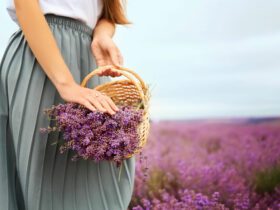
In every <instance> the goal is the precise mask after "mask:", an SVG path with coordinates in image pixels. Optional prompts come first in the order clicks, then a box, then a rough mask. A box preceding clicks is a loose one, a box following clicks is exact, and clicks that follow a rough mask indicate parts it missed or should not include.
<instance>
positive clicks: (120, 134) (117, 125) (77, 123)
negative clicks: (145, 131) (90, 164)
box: [41, 103, 143, 167]
mask: <svg viewBox="0 0 280 210" xmlns="http://www.w3.org/2000/svg"><path fill="white" fill-rule="evenodd" d="M118 108H119V111H118V112H116V114H114V115H110V114H109V113H102V112H100V111H95V112H92V111H90V110H89V109H87V108H85V107H84V106H82V105H79V104H77V103H65V104H58V105H53V106H52V107H51V108H49V109H45V110H44V113H45V114H47V116H48V117H49V118H50V119H53V120H54V121H55V126H53V127H50V126H49V127H48V128H41V131H42V132H51V131H61V132H62V133H63V139H64V142H63V144H62V145H61V146H60V152H61V153H63V152H64V151H66V150H68V149H72V150H74V151H76V154H75V156H73V157H72V160H77V159H78V158H83V159H91V160H94V161H100V160H112V161H114V162H115V163H116V164H117V166H118V167H119V166H120V165H121V163H122V161H123V160H124V159H125V158H126V157H127V155H129V154H131V153H133V152H134V151H135V150H136V149H139V146H138V145H139V136H138V126H139V124H140V123H141V121H142V114H143V110H142V109H135V108H133V107H132V106H119V107H118Z"/></svg>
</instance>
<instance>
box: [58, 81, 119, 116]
mask: <svg viewBox="0 0 280 210" xmlns="http://www.w3.org/2000/svg"><path fill="white" fill-rule="evenodd" d="M58 91H59V94H60V96H61V97H62V99H63V100H65V101H66V102H74V103H79V104H81V105H83V106H85V107H86V108H88V109H89V110H91V111H96V110H97V109H98V110H99V111H100V112H107V113H109V114H111V115H113V114H115V113H116V111H119V109H118V107H117V106H116V105H115V104H114V102H113V101H112V99H111V98H110V97H109V96H106V95H103V94H102V93H101V92H99V91H97V90H94V89H90V88H86V87H82V86H80V85H78V84H77V83H75V82H73V83H71V84H67V85H64V86H62V87H59V88H58Z"/></svg>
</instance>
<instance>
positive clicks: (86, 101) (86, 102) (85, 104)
mask: <svg viewBox="0 0 280 210" xmlns="http://www.w3.org/2000/svg"><path fill="white" fill-rule="evenodd" d="M80 104H82V105H84V106H85V107H86V108H87V109H89V110H91V111H92V112H94V111H96V108H95V107H94V106H92V104H91V103H90V102H89V101H88V100H83V101H82V102H80Z"/></svg>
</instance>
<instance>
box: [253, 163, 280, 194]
mask: <svg viewBox="0 0 280 210" xmlns="http://www.w3.org/2000/svg"><path fill="white" fill-rule="evenodd" d="M254 183H255V191H256V192H257V193H260V194H264V193H273V192H274V190H275V188H276V187H277V186H280V165H279V166H276V167H273V168H268V169H265V170H263V171H259V172H257V173H256V177H255V181H254Z"/></svg>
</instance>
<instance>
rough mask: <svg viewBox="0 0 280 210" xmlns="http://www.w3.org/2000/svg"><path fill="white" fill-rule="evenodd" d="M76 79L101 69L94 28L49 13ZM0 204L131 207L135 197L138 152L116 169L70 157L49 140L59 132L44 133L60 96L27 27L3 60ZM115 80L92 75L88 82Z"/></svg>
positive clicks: (99, 209) (41, 209)
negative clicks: (46, 111)
mask: <svg viewBox="0 0 280 210" xmlns="http://www.w3.org/2000/svg"><path fill="white" fill-rule="evenodd" d="M45 17H46V19H47V22H48V24H49V26H50V28H51V31H52V33H53V35H54V37H55V39H56V41H57V44H58V46H59V48H60V50H61V53H62V55H63V57H64V59H65V62H66V64H67V65H68V66H69V69H70V70H71V73H72V75H73V76H74V78H75V80H76V82H77V83H79V84H80V83H81V81H82V79H83V78H84V77H85V76H86V75H87V74H88V73H90V72H91V71H92V70H93V69H94V68H96V63H95V60H94V58H93V55H92V53H91V47H90V44H91V41H92V30H91V29H90V28H89V27H88V26H86V25H85V24H84V23H82V22H80V21H78V20H75V19H71V18H67V17H61V16H55V15H46V16H45ZM0 73H1V80H0V209H1V210H103V209H104V210H126V209H127V208H128V205H129V202H130V200H131V196H132V192H133V186H134V175H135V157H134V156H133V157H131V158H129V159H127V160H125V161H124V165H123V168H122V173H121V177H120V181H119V180H118V175H119V174H118V172H119V169H118V168H117V167H116V166H115V164H113V163H112V162H109V161H101V162H99V163H95V162H93V161H90V160H87V161H86V160H82V159H80V160H78V161H74V162H73V161H71V157H72V155H73V153H72V152H73V151H68V152H65V153H64V154H60V153H59V145H57V144H55V145H54V144H52V143H54V142H55V141H57V139H58V138H62V135H61V133H49V134H46V133H40V131H39V128H41V127H47V126H48V125H49V123H50V122H49V120H48V119H47V117H46V116H45V115H44V114H43V109H44V108H49V107H50V106H51V105H52V104H58V103H61V102H63V100H62V99H61V98H60V96H59V94H58V92H57V90H56V89H55V87H54V85H53V84H52V83H51V81H50V80H49V79H48V77H47V76H46V74H45V73H44V71H43V70H42V68H41V66H40V65H39V64H38V62H37V60H36V59H35V57H34V55H33V54H32V52H31V50H30V48H29V46H28V44H27V42H26V40H25V38H24V36H23V33H22V31H21V30H20V29H19V30H18V31H16V32H15V33H14V34H12V35H11V37H10V40H9V43H8V46H7V48H6V50H5V53H4V56H3V58H2V61H1V65H0ZM109 80H111V78H110V77H106V76H103V77H97V76H95V77H93V78H92V79H91V80H90V81H89V83H88V87H91V88H93V87H95V86H97V85H99V84H101V83H103V82H107V81H109Z"/></svg>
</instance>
